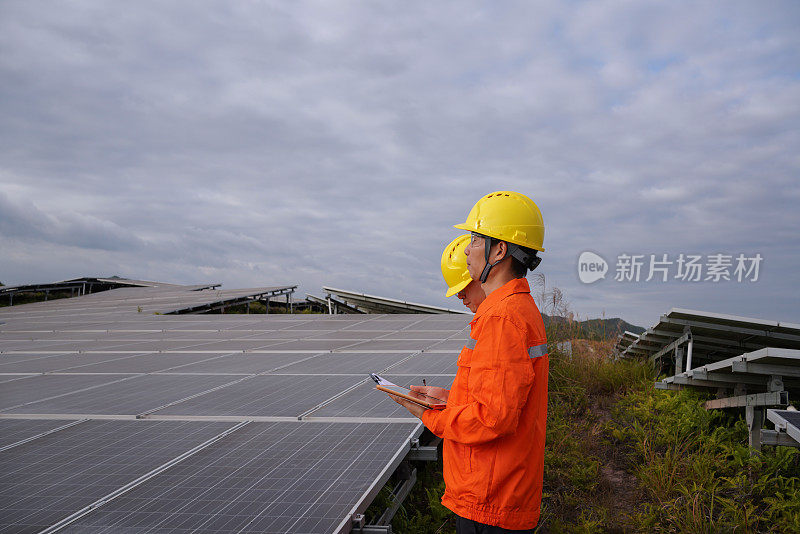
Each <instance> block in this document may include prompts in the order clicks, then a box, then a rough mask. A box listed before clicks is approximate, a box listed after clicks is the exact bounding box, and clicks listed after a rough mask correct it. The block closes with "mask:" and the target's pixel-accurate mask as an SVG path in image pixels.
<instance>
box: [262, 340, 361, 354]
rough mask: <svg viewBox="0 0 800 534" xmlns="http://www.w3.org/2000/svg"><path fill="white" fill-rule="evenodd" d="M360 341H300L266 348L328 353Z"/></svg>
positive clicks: (284, 342) (276, 344) (285, 342)
mask: <svg viewBox="0 0 800 534" xmlns="http://www.w3.org/2000/svg"><path fill="white" fill-rule="evenodd" d="M356 343H361V342H360V341H352V340H349V339H348V340H337V339H331V340H326V339H300V340H298V341H283V342H280V343H275V344H272V345H270V346H268V347H266V348H268V349H271V350H303V351H326V350H336V349H343V348H345V347H350V346H351V345H355V344H356Z"/></svg>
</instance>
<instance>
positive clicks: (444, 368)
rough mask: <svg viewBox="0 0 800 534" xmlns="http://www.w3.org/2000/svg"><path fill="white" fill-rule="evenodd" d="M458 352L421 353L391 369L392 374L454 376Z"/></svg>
mask: <svg viewBox="0 0 800 534" xmlns="http://www.w3.org/2000/svg"><path fill="white" fill-rule="evenodd" d="M456 361H458V352H449V353H448V352H442V353H436V352H423V353H422V354H417V355H416V356H414V357H413V358H411V359H409V360H407V361H405V362H402V363H400V364H398V365H396V366H394V367H392V373H394V374H412V375H413V374H420V375H426V374H428V375H439V374H452V375H455V373H456V370H457V367H458V366H457V365H456Z"/></svg>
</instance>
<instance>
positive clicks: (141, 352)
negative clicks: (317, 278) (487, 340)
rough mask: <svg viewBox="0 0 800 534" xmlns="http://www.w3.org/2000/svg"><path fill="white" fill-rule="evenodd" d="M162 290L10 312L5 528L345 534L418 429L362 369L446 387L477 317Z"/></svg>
mask: <svg viewBox="0 0 800 534" xmlns="http://www.w3.org/2000/svg"><path fill="white" fill-rule="evenodd" d="M150 291H152V294H148V292H150ZM155 291H156V289H155V288H131V289H130V290H129V289H119V290H113V291H106V292H104V293H97V294H90V295H86V296H84V297H78V298H74V299H61V300H56V301H50V302H47V303H37V304H30V305H23V306H14V307H9V308H2V309H0V323H4V324H0V466H1V467H0V532H40V531H48V532H54V531H65V532H120V531H126V532H127V531H131V532H136V531H158V532H178V531H182V532H183V531H213V532H347V531H349V530H350V524H351V516H352V515H353V514H356V513H361V512H363V511H364V510H365V509H366V507H367V506H368V504H369V503H370V501H371V500H372V498H373V497H374V495H375V494H376V493H377V492H378V490H379V489H380V487H381V486H382V485H383V483H384V482H385V481H386V480H387V479H388V478H389V476H390V475H391V473H392V472H393V470H394V469H395V468H396V466H397V465H398V464H399V462H400V461H402V459H403V457H404V456H405V454H406V453H407V452H408V450H409V448H410V440H411V439H413V438H416V437H418V436H419V434H420V433H421V431H422V426H421V424H420V423H419V421H418V420H416V419H414V418H412V417H410V415H409V414H408V412H406V411H405V410H404V409H403V408H401V407H400V406H399V405H397V404H396V403H394V402H393V401H392V400H391V399H389V398H388V397H387V396H386V395H385V394H383V393H381V392H378V391H376V390H375V389H374V387H373V384H372V383H371V380H370V379H369V378H368V376H367V374H368V373H370V372H378V373H381V374H384V375H385V376H387V377H389V378H390V379H391V380H393V381H394V382H396V383H401V384H402V383H420V382H421V380H422V379H423V378H425V379H426V380H427V382H428V383H429V384H436V385H442V386H449V385H450V383H451V382H452V380H453V378H454V376H455V361H456V359H457V354H458V352H459V350H460V347H461V346H462V345H463V343H464V340H465V339H466V337H467V332H468V321H469V319H470V318H469V317H468V316H463V315H447V316H445V315H348V316H343V315H339V316H326V315H183V316H175V315H155V314H153V313H152V312H151V313H148V312H139V311H138V309H137V306H141V307H142V308H147V309H148V310H155V309H157V308H158V309H164V308H159V307H160V306H161V305H162V303H164V302H167V301H168V304H167V307H171V306H183V305H186V304H187V303H188V304H190V305H195V304H197V302H198V301H197V300H195V296H194V295H190V297H191V298H189V299H188V300H186V299H185V298H184V297H186V295H180V294H172V293H170V292H171V291H172V288H169V289H168V290H167V293H169V295H168V298H166V299H162V298H161V297H159V296H158V295H157V294H156V292H155ZM120 292H138V294H136V295H133V294H131V295H123V294H122V293H120ZM183 293H186V292H185V291H184V292H183ZM196 293H204V292H200V291H198V292H196ZM141 299H150V301H149V302H151V303H152V305H148V304H144V305H142V304H141V302H142V300H141ZM169 299H171V300H169ZM182 299H184V300H182ZM137 301H138V302H139V303H137Z"/></svg>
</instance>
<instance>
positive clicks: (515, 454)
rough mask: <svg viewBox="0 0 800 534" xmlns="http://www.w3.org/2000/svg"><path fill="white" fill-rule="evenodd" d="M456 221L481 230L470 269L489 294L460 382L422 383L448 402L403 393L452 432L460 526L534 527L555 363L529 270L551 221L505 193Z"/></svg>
mask: <svg viewBox="0 0 800 534" xmlns="http://www.w3.org/2000/svg"><path fill="white" fill-rule="evenodd" d="M456 228H460V229H464V230H468V231H470V232H472V239H471V242H470V244H469V245H468V246H467V248H466V249H465V255H466V256H467V266H468V269H469V273H470V275H471V277H472V278H473V279H475V280H480V282H481V287H482V288H483V290H484V292H485V293H486V300H485V301H483V302H482V303H481V304H480V306H479V307H478V309H477V312H476V313H475V317H474V318H473V320H472V322H471V323H470V324H471V333H470V339H469V341H468V343H467V345H466V346H465V347H464V348H463V349H462V351H461V354H460V355H459V357H458V371H457V374H456V378H455V381H454V382H453V386H452V388H451V389H450V390H449V391H448V390H445V389H443V388H437V387H419V386H415V387H414V388H413V389H415V390H416V391H419V392H421V393H426V394H428V395H432V396H435V397H440V398H445V399H447V407H446V408H445V409H444V410H439V411H437V410H426V409H424V408H422V407H421V406H419V405H416V404H414V403H410V402H407V401H404V400H402V399H398V398H395V400H397V402H399V403H400V404H402V405H403V406H405V407H406V408H407V409H408V410H409V411H410V412H411V413H412V414H414V415H415V416H417V417H419V418H420V419H421V420H422V422H423V423H424V424H425V426H426V427H427V428H428V429H430V430H431V432H433V433H434V434H436V435H437V436H440V437H442V438H444V453H443V454H444V478H445V493H444V496H443V497H442V504H444V506H446V507H447V508H449V509H450V510H452V511H453V512H455V514H456V515H457V516H458V517H457V523H456V528H457V532H459V533H476V534H477V533H486V534H488V533H499V532H508V531H531V532H532V529H533V528H534V527H535V526H536V524H537V522H538V520H539V509H540V506H541V498H542V475H543V469H544V442H545V426H546V419H547V372H548V364H549V360H548V356H547V339H546V335H545V330H544V323H543V322H542V317H541V314H540V313H539V310H538V308H537V307H536V304H535V303H534V301H533V298H532V297H531V295H530V286H529V285H528V281H527V280H526V279H525V274H526V273H527V271H528V270H529V269H530V270H533V269H535V268H536V266H537V265H538V264H539V261H540V258H539V257H538V256H537V251H544V248H542V242H543V239H544V224H543V223H542V217H541V213H540V212H539V208H538V207H537V206H536V204H534V203H533V201H532V200H531V199H529V198H528V197H526V196H525V195H521V194H519V193H514V192H511V191H498V192H495V193H491V194H489V195H486V196H485V197H483V198H481V199H480V200H479V201H478V202H477V203H476V204H475V206H474V207H473V208H472V211H471V212H470V214H469V216H468V217H467V221H466V222H465V223H463V224H460V225H456Z"/></svg>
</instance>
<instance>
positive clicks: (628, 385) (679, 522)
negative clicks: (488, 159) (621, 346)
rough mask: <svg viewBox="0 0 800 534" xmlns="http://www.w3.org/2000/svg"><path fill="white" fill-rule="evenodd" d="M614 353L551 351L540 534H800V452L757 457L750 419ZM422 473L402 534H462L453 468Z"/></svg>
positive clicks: (780, 450)
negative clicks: (450, 482)
mask: <svg viewBox="0 0 800 534" xmlns="http://www.w3.org/2000/svg"><path fill="white" fill-rule="evenodd" d="M610 349H611V342H605V343H603V342H586V341H581V340H576V341H574V342H573V352H574V354H573V356H572V357H569V356H565V355H562V354H559V353H558V352H556V351H554V350H553V351H551V353H550V355H551V356H550V362H551V363H550V381H549V388H550V396H549V402H548V421H547V444H546V449H545V473H544V495H543V499H542V516H541V519H540V522H539V526H538V532H542V533H545V532H548V533H562V532H563V533H572V532H581V533H593V532H665V533H666V532H675V533H746V532H747V533H756V532H786V533H789V532H800V450H797V449H793V448H789V447H770V446H765V447H764V448H763V451H762V453H761V454H756V455H752V454H751V451H750V449H749V448H748V447H747V428H746V424H745V422H744V412H743V411H742V410H730V411H721V410H717V411H706V410H705V409H704V408H703V405H702V401H703V400H704V399H705V397H704V396H703V395H702V394H700V393H697V392H694V391H691V390H683V391H677V392H672V391H659V390H655V389H654V387H653V382H654V377H653V370H652V368H651V367H650V366H649V365H648V364H646V363H644V362H636V361H628V360H623V361H618V362H615V361H613V360H611V359H610V358H609V353H610ZM418 467H419V481H418V483H417V486H416V487H415V488H414V491H412V494H411V495H410V496H409V498H408V499H407V501H406V503H405V504H404V506H403V508H402V509H401V511H400V512H399V513H398V515H397V516H396V518H395V521H394V522H393V529H394V531H395V532H399V533H413V534H417V533H419V534H423V533H424V534H428V533H430V534H433V533H450V532H454V522H453V519H452V515H451V514H450V513H449V511H447V510H446V509H444V508H443V507H442V506H441V504H439V499H440V498H441V495H442V492H443V491H444V484H443V482H442V478H441V461H440V462H437V463H433V464H428V465H424V464H418ZM377 508H379V507H378V506H376V507H375V509H377Z"/></svg>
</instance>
